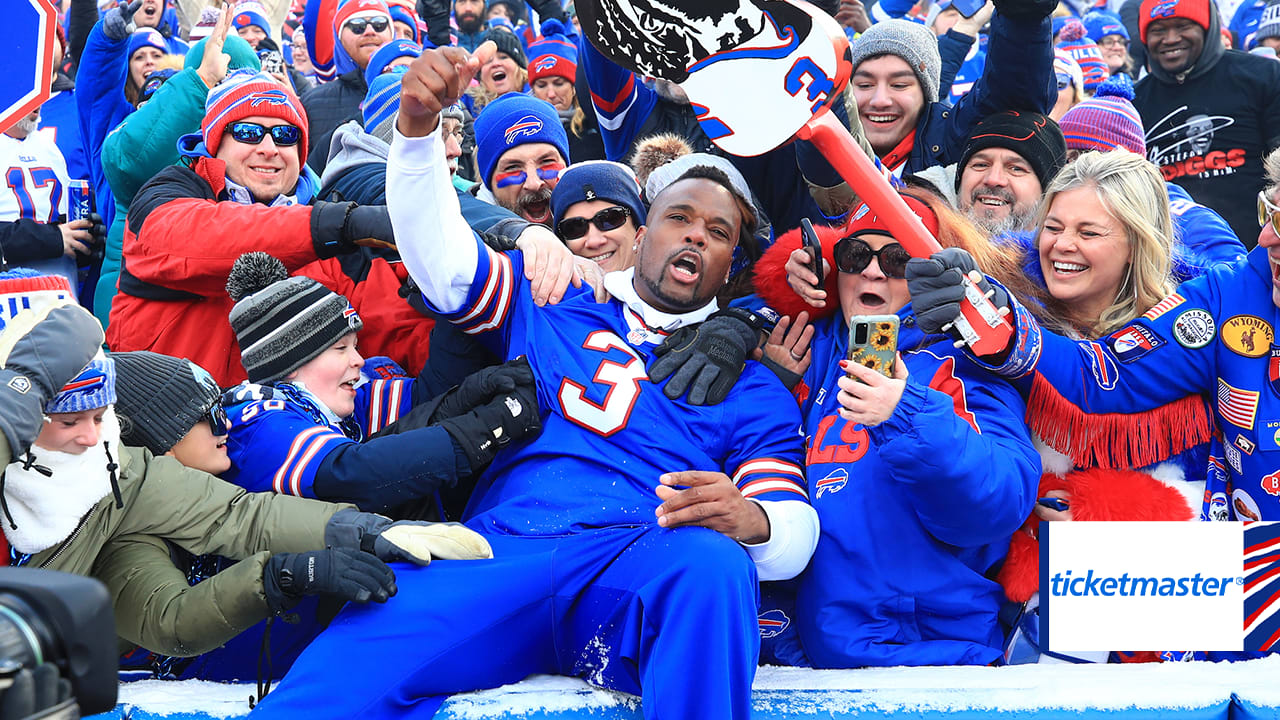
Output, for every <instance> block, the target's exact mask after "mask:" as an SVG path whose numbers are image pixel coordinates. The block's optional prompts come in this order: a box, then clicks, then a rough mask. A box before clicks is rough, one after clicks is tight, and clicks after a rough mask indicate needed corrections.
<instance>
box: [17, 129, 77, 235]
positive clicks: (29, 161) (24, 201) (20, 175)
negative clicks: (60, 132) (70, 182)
mask: <svg viewBox="0 0 1280 720" xmlns="http://www.w3.org/2000/svg"><path fill="white" fill-rule="evenodd" d="M0 171H3V172H4V181H5V187H3V188H0V221H4V222H12V221H14V220H20V219H24V218H25V219H27V220H35V221H36V222H42V223H48V222H54V221H55V220H57V219H58V216H59V215H66V213H67V195H66V188H67V163H66V161H65V160H64V159H63V157H62V151H61V150H59V149H58V146H57V145H56V144H54V142H53V132H52V131H51V130H39V131H36V132H34V133H31V134H30V135H28V136H27V138H26V139H25V140H19V139H17V138H13V137H9V136H8V135H4V134H2V133H0Z"/></svg>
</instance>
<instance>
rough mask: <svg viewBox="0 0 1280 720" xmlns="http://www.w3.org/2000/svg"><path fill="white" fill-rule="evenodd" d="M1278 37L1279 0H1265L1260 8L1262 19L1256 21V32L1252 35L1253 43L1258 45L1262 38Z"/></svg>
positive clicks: (1279, 33) (1279, 24) (1279, 29)
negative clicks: (1264, 4)
mask: <svg viewBox="0 0 1280 720" xmlns="http://www.w3.org/2000/svg"><path fill="white" fill-rule="evenodd" d="M1269 37H1280V0H1267V6H1266V7H1264V8H1263V9H1262V19H1261V20H1259V21H1258V32H1256V33H1254V35H1253V44H1254V45H1258V44H1259V41H1260V40H1262V39H1263V38H1269Z"/></svg>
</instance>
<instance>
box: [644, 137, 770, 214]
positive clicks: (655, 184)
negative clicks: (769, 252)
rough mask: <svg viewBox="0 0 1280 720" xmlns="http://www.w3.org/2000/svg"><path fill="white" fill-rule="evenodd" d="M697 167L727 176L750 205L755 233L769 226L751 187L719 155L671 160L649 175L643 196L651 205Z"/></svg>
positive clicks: (694, 155)
mask: <svg viewBox="0 0 1280 720" xmlns="http://www.w3.org/2000/svg"><path fill="white" fill-rule="evenodd" d="M698 165H709V166H711V167H714V168H717V169H718V170H720V171H721V172H723V173H724V174H725V175H728V176H729V184H731V185H733V189H734V190H737V191H738V194H739V195H741V196H742V197H744V198H746V199H747V203H748V204H749V205H751V212H752V213H753V214H754V215H755V221H756V222H755V225H756V230H757V232H759V231H760V230H761V229H763V228H766V227H768V226H769V221H768V218H766V217H765V215H764V213H763V212H762V211H761V210H760V202H759V201H758V200H757V199H756V196H755V194H754V193H753V192H751V186H750V185H748V184H747V179H746V178H745V177H743V176H742V173H741V172H739V171H738V168H736V167H734V165H733V163H732V162H730V161H729V160H727V159H725V158H722V157H720V156H719V155H711V154H709V153H689V154H688V155H682V156H680V157H678V158H676V159H675V160H672V161H671V162H669V163H667V164H666V165H662V166H661V167H658V168H655V169H654V171H653V172H651V173H649V179H648V180H646V181H645V183H644V196H645V197H646V198H648V199H649V202H650V203H651V204H652V203H653V199H654V198H656V197H658V195H659V194H660V193H661V192H662V191H663V190H666V189H667V186H668V185H670V184H671V183H673V182H675V181H676V180H679V179H680V176H681V175H684V174H685V173H686V172H689V169H690V168H693V167H696V166H698Z"/></svg>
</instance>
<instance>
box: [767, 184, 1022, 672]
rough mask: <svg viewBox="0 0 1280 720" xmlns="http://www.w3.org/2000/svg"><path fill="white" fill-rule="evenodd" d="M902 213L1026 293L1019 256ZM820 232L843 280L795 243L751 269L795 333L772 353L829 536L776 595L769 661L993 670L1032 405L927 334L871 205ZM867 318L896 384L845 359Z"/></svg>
mask: <svg viewBox="0 0 1280 720" xmlns="http://www.w3.org/2000/svg"><path fill="white" fill-rule="evenodd" d="M903 199H904V200H905V201H906V203H907V205H908V207H910V208H911V210H912V211H913V212H914V213H916V215H918V216H919V217H920V219H921V221H922V222H923V223H924V226H925V227H926V228H928V230H929V232H930V233H932V234H933V235H934V236H935V237H937V238H938V241H939V242H940V243H941V244H942V245H943V246H961V247H966V248H969V249H971V250H972V251H974V252H975V253H978V254H980V256H981V257H982V258H983V262H984V267H989V268H993V269H996V272H997V273H998V274H999V275H1000V276H1001V277H1003V278H1006V279H1008V280H1009V281H1010V282H1012V283H1016V282H1017V281H1018V278H1019V277H1020V276H1021V271H1020V269H1019V267H1018V265H1017V262H1016V258H1015V257H1014V256H1013V255H1012V254H1011V253H1010V252H1008V251H1006V250H1004V249H1002V248H999V247H997V246H994V245H992V244H991V243H990V242H989V241H988V240H987V239H986V238H985V237H984V236H983V235H982V234H981V233H980V232H979V231H978V230H977V229H976V228H975V227H974V226H973V225H972V224H971V223H969V222H968V221H967V220H965V219H963V218H962V217H960V216H959V215H957V214H956V213H955V212H954V211H952V210H950V209H949V208H947V207H946V205H945V204H944V203H943V202H942V201H941V200H939V199H937V198H936V197H934V196H928V195H924V194H918V195H917V194H904V195H903ZM817 234H818V237H819V238H820V240H821V241H822V246H823V254H824V258H823V268H824V271H829V270H831V269H832V268H833V266H834V269H835V271H836V272H834V273H832V272H824V274H825V275H826V276H827V277H826V279H825V282H823V281H821V280H820V279H819V278H818V277H816V276H814V275H813V274H812V273H811V272H809V271H807V270H804V269H803V267H804V266H805V265H806V264H807V263H808V260H809V255H808V251H807V250H805V249H800V248H798V245H799V237H798V236H799V233H796V232H794V231H793V232H791V233H787V234H786V235H783V236H782V237H781V238H779V240H778V243H777V244H776V245H775V246H774V247H773V248H771V249H770V250H768V251H766V253H765V256H764V257H763V258H762V259H761V261H760V263H759V264H758V266H757V274H756V278H757V279H756V285H757V288H758V289H759V291H760V295H761V297H762V299H764V301H765V302H766V303H768V304H769V305H770V306H771V307H773V308H774V309H775V310H778V311H779V312H781V313H782V314H784V315H787V316H790V317H793V318H795V319H794V321H791V322H789V321H786V320H784V321H782V322H780V323H779V330H776V331H775V333H774V336H773V337H772V338H771V340H770V343H769V346H768V347H767V348H766V352H767V353H772V354H773V357H774V359H775V361H778V362H779V363H780V364H788V363H789V364H790V365H791V368H792V369H793V370H795V371H796V372H797V373H799V374H800V375H801V377H802V380H803V383H802V384H800V385H798V386H797V389H796V395H797V397H798V398H799V400H800V403H801V412H802V414H803V417H804V431H805V434H806V435H807V437H808V454H807V457H806V463H807V469H806V475H807V478H808V486H809V496H810V502H812V504H813V506H814V508H815V509H816V510H817V511H818V515H819V517H820V518H821V521H822V522H821V525H822V534H821V537H820V539H819V541H818V547H817V550H816V551H815V553H814V556H813V559H812V561H811V562H810V564H809V567H808V568H807V569H806V570H805V572H804V573H803V574H802V575H801V576H800V578H798V580H796V581H794V583H792V584H790V585H789V586H788V587H785V588H774V589H773V590H771V591H770V592H769V593H767V595H768V597H769V602H768V603H767V604H766V608H767V610H766V615H768V613H770V612H778V611H780V612H781V615H782V616H785V617H786V618H789V619H790V622H789V625H788V626H787V628H786V629H784V630H783V631H782V632H781V633H779V634H777V635H776V636H775V637H773V638H770V639H767V640H766V641H765V644H764V647H763V648H762V655H763V656H764V657H766V658H769V659H772V660H773V661H775V662H783V663H786V664H792V665H805V666H813V667H822V668H852V667H863V666H891V665H954V664H976V665H985V664H988V663H991V662H993V661H995V660H996V659H997V658H999V657H1000V655H1001V646H1002V640H1003V637H1002V630H1001V627H1000V624H999V622H998V621H997V614H998V613H999V610H1000V606H1001V604H1002V600H1003V598H1002V594H1001V591H1000V587H999V585H997V584H996V583H995V582H994V581H992V580H991V579H989V573H990V572H991V571H992V569H993V568H995V567H996V566H998V565H999V563H1000V562H1001V560H1003V558H1004V554H1005V551H1006V549H1007V548H1008V544H1009V537H1010V536H1011V535H1012V534H1013V532H1014V531H1015V530H1016V529H1017V528H1018V526H1019V525H1020V524H1021V523H1022V521H1023V519H1024V518H1025V517H1026V515H1027V513H1029V512H1030V511H1031V506H1032V504H1033V503H1034V502H1035V495H1034V490H1035V486H1036V480H1037V479H1038V478H1039V475H1040V464H1039V460H1038V458H1037V457H1036V452H1035V449H1034V448H1033V447H1032V445H1031V439H1030V437H1029V435H1028V432H1027V429H1026V426H1025V425H1024V424H1023V422H1022V409H1023V403H1022V400H1021V398H1020V397H1019V396H1018V393H1017V391H1016V390H1014V389H1013V387H1011V386H1010V385H1009V384H1008V383H1005V382H1002V381H994V382H993V381H992V379H991V378H990V377H983V373H982V372H981V371H980V370H979V369H978V368H976V367H973V366H972V364H971V363H968V362H966V360H965V358H964V357H963V356H962V355H960V354H959V352H958V351H957V350H956V349H955V348H954V347H952V345H951V342H950V339H949V338H947V337H946V336H943V335H925V334H924V333H922V332H920V329H919V327H918V326H917V324H916V321H915V315H914V314H913V312H912V307H911V294H910V292H909V291H908V289H907V282H906V280H905V279H903V277H904V273H905V270H906V264H907V260H908V255H907V253H906V251H905V250H904V249H903V248H902V246H901V245H900V244H899V243H898V242H897V241H896V240H895V239H894V238H893V237H892V236H891V235H890V234H889V231H888V229H887V227H886V225H885V224H884V223H883V222H882V221H881V220H880V218H879V217H878V216H877V215H876V214H875V213H874V212H871V211H870V210H869V209H867V208H866V207H865V206H863V207H861V208H859V209H857V210H855V211H854V212H853V214H852V215H851V216H850V219H849V220H848V221H847V222H846V223H845V224H844V225H843V226H842V227H840V228H838V229H837V228H817ZM784 277H785V278H786V280H785V281H784V280H783V278H784ZM784 282H786V283H789V284H790V286H788V285H787V284H784ZM819 283H821V285H819ZM815 285H819V287H820V288H823V289H819V288H817V287H814V286H815ZM793 288H795V289H796V290H799V291H800V292H798V293H797V292H795V291H793ZM828 299H830V300H831V301H834V302H831V301H829V300H828ZM809 312H811V313H815V314H818V315H819V316H820V317H819V318H818V319H817V320H815V321H814V325H813V328H814V329H813V331H812V342H811V343H806V342H805V340H804V336H803V334H802V333H799V332H797V331H796V329H797V328H798V327H799V326H800V325H803V323H804V320H805V316H806V313H809ZM862 315H897V316H898V317H899V318H900V321H901V326H900V331H899V336H898V342H897V346H898V348H899V351H900V354H899V355H898V358H897V360H896V361H895V363H894V365H893V368H892V373H891V374H892V377H886V376H885V375H883V374H881V373H880V372H879V371H877V370H871V369H869V368H867V367H863V366H861V365H858V364H857V363H851V362H849V361H848V360H847V359H846V357H847V355H848V348H849V343H848V336H849V325H850V322H851V320H852V319H854V318H856V317H857V316H862ZM793 323H794V327H792V328H791V330H790V331H788V326H790V325H792V324H793ZM783 335H785V336H786V337H785V339H781V338H782V336H783ZM873 342H876V343H883V344H888V343H889V342H891V341H890V340H889V339H888V338H881V337H876V338H874V339H873ZM779 351H781V352H779ZM993 458H998V461H995V462H993V460H992V459H993ZM774 617H780V616H778V615H774Z"/></svg>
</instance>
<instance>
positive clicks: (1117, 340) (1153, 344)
mask: <svg viewBox="0 0 1280 720" xmlns="http://www.w3.org/2000/svg"><path fill="white" fill-rule="evenodd" d="M1109 342H1110V345H1111V351H1112V352H1114V353H1115V354H1116V359H1117V360H1119V361H1120V362H1122V363H1127V362H1133V361H1134V360H1137V359H1138V358H1140V357H1142V356H1143V355H1146V354H1147V353H1149V352H1151V351H1152V350H1155V349H1156V348H1158V347H1160V346H1161V345H1163V344H1164V340H1162V339H1161V338H1160V336H1159V335H1156V334H1155V332H1153V331H1152V330H1150V329H1149V328H1146V327H1143V326H1142V325H1130V326H1129V327H1127V328H1124V329H1123V330H1119V331H1117V332H1115V333H1114V334H1112V335H1111V337H1110V338H1109Z"/></svg>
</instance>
